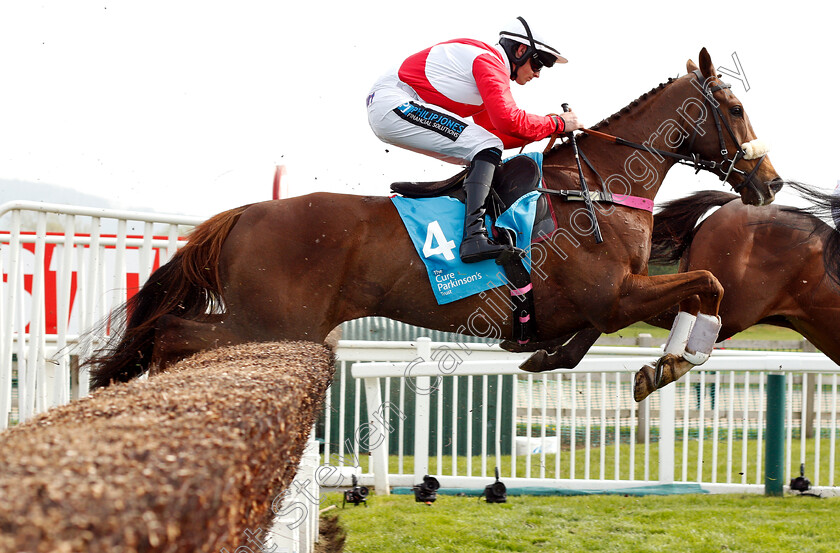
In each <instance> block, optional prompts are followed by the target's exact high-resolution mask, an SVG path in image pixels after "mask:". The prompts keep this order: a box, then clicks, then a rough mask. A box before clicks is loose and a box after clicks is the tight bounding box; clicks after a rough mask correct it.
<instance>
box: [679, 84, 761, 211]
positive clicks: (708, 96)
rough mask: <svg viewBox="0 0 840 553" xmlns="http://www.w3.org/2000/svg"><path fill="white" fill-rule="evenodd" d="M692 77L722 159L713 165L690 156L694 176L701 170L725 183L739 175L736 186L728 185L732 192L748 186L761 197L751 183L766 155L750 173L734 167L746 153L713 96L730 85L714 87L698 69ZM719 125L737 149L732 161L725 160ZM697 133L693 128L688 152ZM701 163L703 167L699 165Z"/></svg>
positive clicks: (724, 144) (725, 149) (730, 86)
mask: <svg viewBox="0 0 840 553" xmlns="http://www.w3.org/2000/svg"><path fill="white" fill-rule="evenodd" d="M694 75H695V76H696V77H697V80H698V81H699V82H700V83H701V84H702V88H701V91H702V93H703V100H704V101H705V103H706V105H707V106H708V107H709V111H711V112H712V116H713V118H714V121H715V129H716V130H717V134H718V143H719V144H720V155H721V158H723V159H722V160H721V161H720V162H718V163H715V162H713V161H702V160H700V159H699V157H698V156H696V154H691V155H692V157H694V158H696V160H697V161H696V162H695V163H694V167H695V171H694V172H695V174H696V173H698V172H700V170H701V169H706V170H708V171H710V172H712V173H716V174H718V175H719V177H720V180H721V181H723V182H727V181H728V179H729V176H730V175H732V174H733V173H734V174H736V175H740V176H741V177H742V178H743V179H744V180H742V181H741V183H740V184H738V185H733V184H730V186H732V190H733V191H734V192H735V193H736V194H739V193H740V192H741V190H743V188H744V187H745V186H749V187H750V188H752V189H753V190H754V191H755V192H756V194H758V195H759V196H761V195H762V194H761V192H760V191H759V190H758V189H757V188H756V186H755V184H754V183H753V177H755V174H756V173H757V172H758V168H759V167H761V164H762V163H764V158H765V157H767V154H766V153H765V154H762V155H761V157H759V158H758V163H756V164H755V167H753V169H752V171H750V172H749V173H747V172H746V171H743V170H741V169H738V168H737V167H735V164H737V163H738V162H739V161H741V160H742V159H744V158H745V157H746V156H747V153H746V152H745V151H744V148H743V147H742V146H741V143H740V141H739V140H738V137H736V136H735V132H734V131H733V130H732V126H731V125H730V124H729V121H727V120H726V118H725V117H723V113H721V110H720V103H718V102H717V101H716V100H715V99H714V96H713V95H714V93H715V92H717V91H718V90H723V89H726V88H732V85H730V84H729V83H724V82H723V81H718V84H715V85H712V84H710V83H707V82H706V81H705V80H704V79H703V75H702V73H700V70H699V69H696V70H694ZM698 88H699V87H698ZM721 123H723V128H725V129H726V132H727V133H729V137H730V138H731V139H732V143H733V144H735V147H736V148H737V150H736V151H735V154H734V155H733V156H732V159H727V156H728V155H729V150H728V149H727V147H726V142H725V141H724V136H723V129H722V128H721ZM697 133H698V128H697V126H694V133H693V134H692V136H691V140H690V141H689V143H688V149H689V150H691V148H692V146H694V140H695V139H696V138H697ZM701 161H702V163H703V165H701V164H700V162H701Z"/></svg>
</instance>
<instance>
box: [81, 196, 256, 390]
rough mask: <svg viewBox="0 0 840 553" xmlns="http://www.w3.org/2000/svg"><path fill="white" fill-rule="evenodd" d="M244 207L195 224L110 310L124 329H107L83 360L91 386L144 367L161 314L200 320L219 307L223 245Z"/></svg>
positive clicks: (134, 373) (138, 372)
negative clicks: (133, 290) (166, 257)
mask: <svg viewBox="0 0 840 553" xmlns="http://www.w3.org/2000/svg"><path fill="white" fill-rule="evenodd" d="M247 207H248V206H247V205H245V206H242V207H238V208H236V209H231V210H229V211H225V212H222V213H219V214H218V215H214V216H213V217H211V218H210V219H208V220H207V221H204V222H203V223H201V224H200V225H198V226H197V227H196V228H195V229H193V231H192V232H191V233H190V237H189V241H188V242H187V244H186V245H185V246H184V247H183V248H181V249H180V250H179V251H178V252H177V253H176V254H175V255H174V256H173V257H172V259H171V260H169V262H168V263H166V264H165V265H163V266H161V267H160V268H159V269H157V270H156V271H155V272H154V273H152V274H151V276H150V277H149V279H148V280H147V281H146V283H145V284H144V285H143V287H142V288H140V290H139V291H138V292H137V294H135V295H134V296H132V297H131V299H129V300H128V301H127V302H126V303H125V304H124V305H122V306H121V307H120V308H119V309H118V310H117V311H116V312H115V313H116V318H117V319H120V318H126V324H125V330H124V331H123V332H122V333H118V332H114V333H112V336H114V338H113V339H112V340H111V341H110V342H109V343H108V344H106V345H105V347H103V348H102V349H100V350H98V351H97V352H95V353H94V355H93V356H92V357H91V358H90V359H88V360H87V361H85V363H84V364H85V365H86V366H88V367H90V374H91V388H94V389H95V388H100V387H104V386H108V385H109V384H110V383H111V382H126V381H128V380H131V379H132V378H135V377H137V376H140V375H141V374H143V373H144V372H146V371H147V370H148V369H149V364H150V362H151V361H152V351H153V346H154V339H155V325H156V323H157V321H158V319H160V318H161V317H162V316H163V315H169V314H172V315H177V316H179V317H182V318H185V319H191V320H199V319H202V318H206V317H207V315H208V314H210V313H218V312H219V311H220V310H221V308H222V304H223V297H222V287H221V283H220V281H219V257H220V255H221V251H222V244H224V241H225V239H226V238H227V236H228V234H230V231H231V229H232V228H233V226H234V225H235V224H236V222H237V221H238V220H239V216H240V215H242V212H243V211H245V209H246V208H247ZM114 318H115V317H114V315H112V317H111V320H112V322H113V320H114Z"/></svg>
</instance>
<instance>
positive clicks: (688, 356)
mask: <svg viewBox="0 0 840 553" xmlns="http://www.w3.org/2000/svg"><path fill="white" fill-rule="evenodd" d="M721 326H722V325H721V323H720V317H717V316H714V315H706V314H704V313H700V314H699V315H697V322H696V323H694V328H692V330H691V336H689V337H688V343H687V344H686V346H685V353H684V354H683V359H685V360H686V361H688V362H689V363H691V364H692V365H702V364H703V363H705V362H706V360H707V359H708V358H709V355H711V353H712V349H713V348H714V347H715V342H716V341H717V337H718V334H719V333H720V328H721Z"/></svg>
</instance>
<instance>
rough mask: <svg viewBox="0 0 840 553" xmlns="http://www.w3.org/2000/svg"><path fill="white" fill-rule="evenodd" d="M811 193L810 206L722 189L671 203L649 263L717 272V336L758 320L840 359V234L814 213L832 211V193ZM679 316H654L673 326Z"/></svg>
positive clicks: (656, 230) (657, 224)
mask: <svg viewBox="0 0 840 553" xmlns="http://www.w3.org/2000/svg"><path fill="white" fill-rule="evenodd" d="M807 194H808V196H810V199H812V200H816V201H815V202H813V203H812V206H813V207H811V208H808V209H800V208H795V207H785V206H777V205H773V206H770V207H766V208H755V207H751V206H747V205H744V204H743V203H742V202H738V201H734V200H735V199H736V198H737V196H735V195H733V194H729V193H727V192H722V191H703V192H696V193H694V194H692V195H691V196H688V197H686V198H681V199H679V200H674V201H672V202H668V203H667V204H665V205H664V207H663V209H662V210H661V211H660V212H658V213H657V214H656V216H655V217H654V225H653V248H652V253H651V258H650V261H651V263H658V264H670V263H676V262H679V270H680V271H681V272H686V271H696V270H700V269H705V270H707V271H711V272H712V273H713V274H714V275H715V276H716V277H717V278H718V280H719V281H720V283H721V285H722V286H723V289H724V291H725V294H724V295H723V300H722V301H721V304H720V316H721V320H722V321H723V328H722V329H721V332H720V337H719V339H721V340H725V339H726V338H729V337H731V336H733V335H734V334H737V333H738V332H741V331H742V330H745V329H747V328H749V327H751V326H752V325H754V324H771V325H775V326H781V327H785V328H791V329H793V330H796V331H797V332H799V333H800V334H802V335H803V336H805V337H806V338H807V339H808V341H810V342H811V343H812V344H814V345H815V346H816V347H817V348H819V349H820V350H821V351H823V352H824V353H825V354H826V355H827V356H828V357H830V358H831V360H832V361H834V362H835V363H837V364H840V232H838V231H837V230H835V229H834V228H832V227H831V226H829V225H827V224H825V223H824V222H823V221H821V220H820V219H819V218H818V217H815V216H814V215H813V214H812V212H816V213H820V214H822V215H827V214H828V211H829V209H830V205H831V198H830V197H829V196H827V195H825V194H819V193H818V192H814V191H810V192H807ZM714 208H717V209H716V211H714V212H712V213H711V214H710V215H707V213H708V212H709V211H710V210H712V209H714ZM704 215H706V218H705V219H702V222H701V223H700V224H699V226H698V221H700V220H701V218H702V217H703V216H704ZM675 314H676V313H673V312H672V313H663V314H662V315H660V316H657V317H655V318H654V319H653V320H650V321H648V322H650V323H651V324H655V325H657V326H661V327H663V328H671V323H672V321H673V318H674V315H675Z"/></svg>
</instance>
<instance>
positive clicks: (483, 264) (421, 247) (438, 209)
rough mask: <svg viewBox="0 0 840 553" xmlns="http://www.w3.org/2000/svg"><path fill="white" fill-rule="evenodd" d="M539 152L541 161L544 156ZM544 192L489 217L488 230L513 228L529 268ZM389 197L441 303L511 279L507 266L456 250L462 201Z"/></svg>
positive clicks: (533, 193)
mask: <svg viewBox="0 0 840 553" xmlns="http://www.w3.org/2000/svg"><path fill="white" fill-rule="evenodd" d="M537 155H538V156H539V157H540V159H539V161H540V162H541V161H542V160H541V157H542V156H541V154H537ZM506 161H507V160H506ZM539 166H540V167H541V163H540V164H539ZM540 176H541V175H540ZM541 196H542V194H541V193H539V192H537V191H536V190H534V191H531V192H528V193H526V194H524V195H522V196H520V197H519V198H518V199H516V200H514V201H513V202H512V203H511V204H510V206H509V207H508V208H507V209H506V210H505V211H504V212H503V213H501V214H500V215H499V216H498V217H496V220H495V221H492V220H491V218H490V217H489V216H487V217H486V220H485V224H486V226H487V228H488V230H489V231H490V232H494V233H497V232H499V229H509V230H510V231H512V232H513V235H514V236H515V242H516V246H517V247H518V248H520V249H523V250H525V251H526V253H527V254H528V257H527V258H526V259H524V260H523V264H524V265H525V267H526V269H527V270H528V271H530V266H531V265H530V245H531V237H532V234H533V231H534V221H535V219H536V216H537V208H538V203H539V200H540V197H541ZM391 201H392V202H393V204H394V207H396V209H397V211H398V212H399V214H400V218H401V219H402V221H403V224H404V225H405V228H406V230H407V231H408V234H409V236H410V237H411V241H412V243H413V244H414V248H415V250H416V251H417V255H419V256H420V259H421V260H422V261H423V264H424V265H425V267H426V271H427V273H428V275H429V283H430V285H431V287H432V291H433V292H434V294H435V298H436V300H437V302H438V304H439V305H443V304H446V303H450V302H453V301H457V300H459V299H463V298H467V297H469V296H472V295H474V294H479V293H481V292H484V291H487V290H490V289H492V288H496V287H499V286H504V285H506V284H509V283H510V279H508V277H507V275H506V274H505V271H504V269H503V268H502V267H501V266H499V265H497V264H496V262H495V261H494V260H486V261H480V262H478V263H462V262H461V258H460V256H459V255H458V250H459V248H460V245H461V240H462V237H463V233H464V204H463V203H462V202H461V201H460V200H459V199H457V198H455V197H451V196H440V197H434V198H405V197H401V196H392V197H391Z"/></svg>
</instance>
